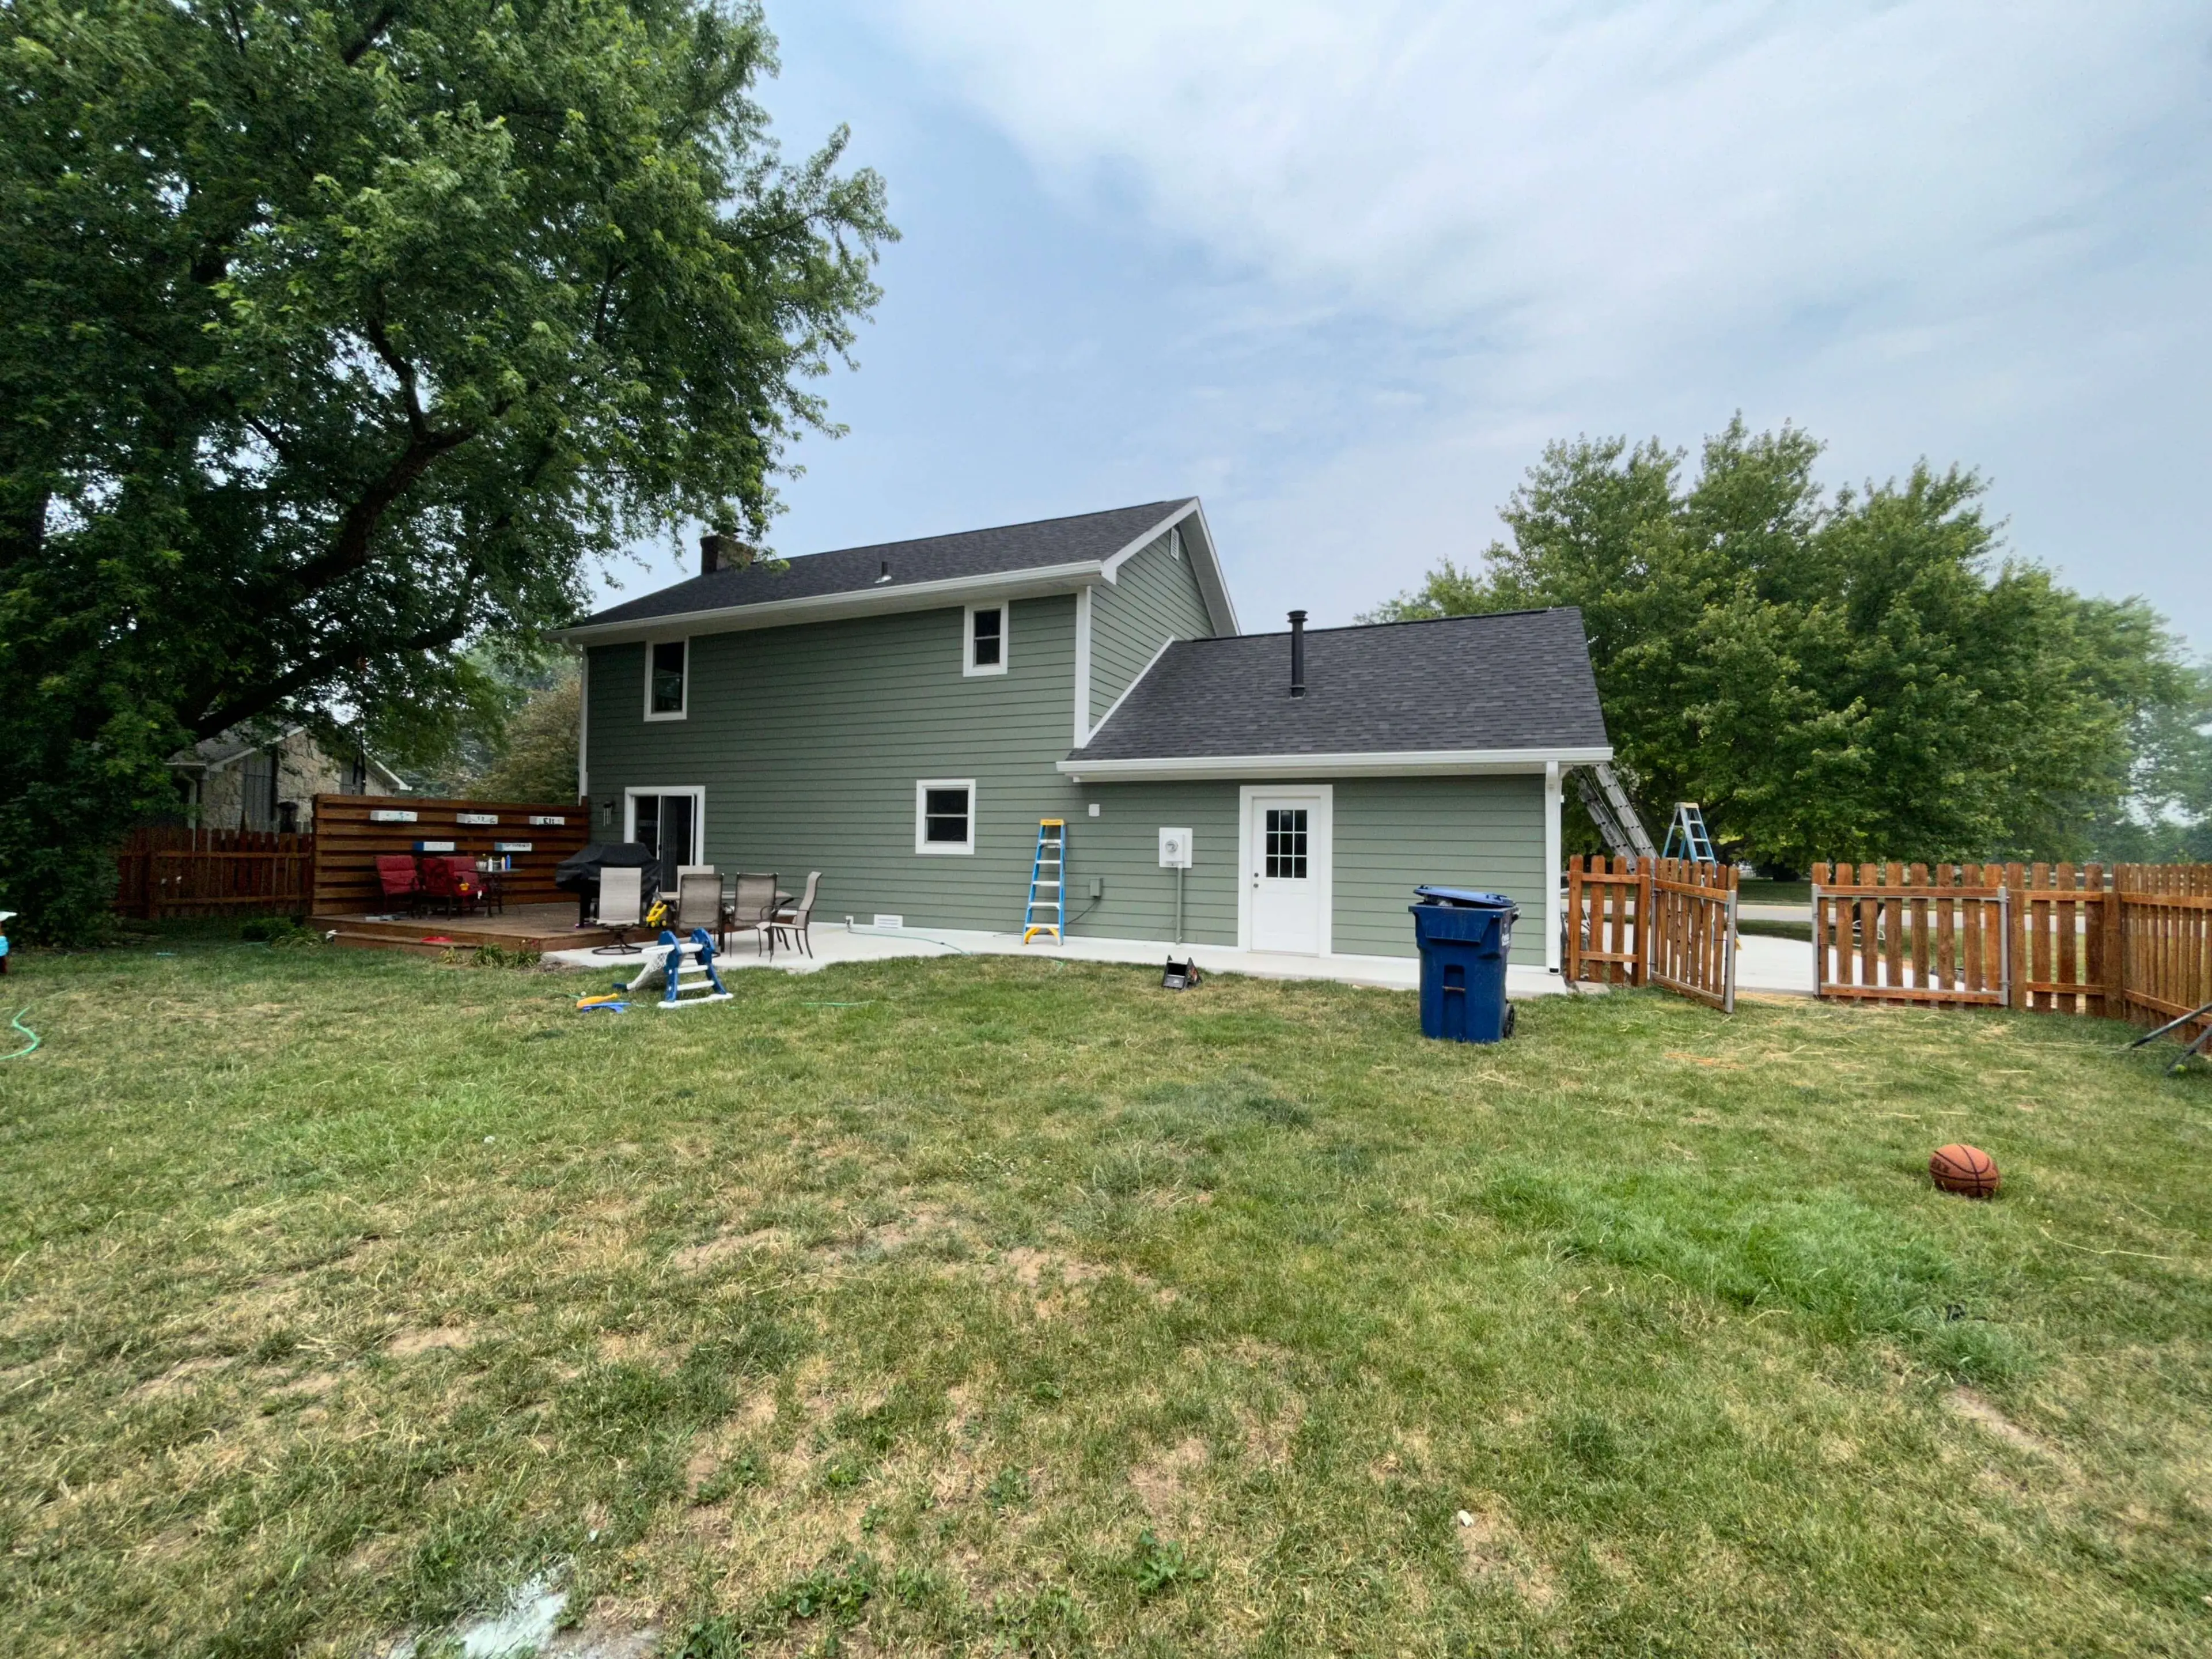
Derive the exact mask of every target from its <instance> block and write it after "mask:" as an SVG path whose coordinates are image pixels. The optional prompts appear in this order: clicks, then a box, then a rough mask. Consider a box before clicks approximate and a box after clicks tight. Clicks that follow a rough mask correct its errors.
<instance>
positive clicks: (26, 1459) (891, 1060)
mask: <svg viewBox="0 0 2212 1659" xmlns="http://www.w3.org/2000/svg"><path fill="white" fill-rule="evenodd" d="M174 949H175V951H176V954H174V955H173V956H167V957H157V956H155V954H154V953H153V952H152V951H150V950H147V949H138V950H131V951H112V952H106V953H99V954H87V955H80V956H76V957H69V958H65V959H57V958H54V957H44V956H39V955H29V956H26V957H20V958H19V959H18V963H17V971H16V972H15V974H14V975H10V977H9V979H8V980H7V981H5V987H4V988H7V989H9V990H10V991H11V992H12V994H13V1000H12V1001H11V1002H10V1004H9V1006H14V1005H15V1004H16V1003H21V1002H25V1001H27V1002H30V1003H31V1004H32V1005H33V1006H32V1009H31V1012H30V1013H29V1014H28V1015H27V1016H26V1020H27V1024H30V1025H31V1026H33V1028H34V1029H36V1030H38V1031H39V1032H40V1034H41V1035H42V1036H43V1039H44V1046H43V1047H42V1048H40V1051H39V1052H38V1053H37V1054H33V1055H32V1056H31V1057H30V1058H28V1059H27V1060H20V1061H11V1062H8V1063H6V1064H5V1065H0V1131H3V1132H4V1136H5V1139H4V1143H0V1149H3V1150H4V1158H5V1165H4V1167H5V1169H6V1171H7V1175H6V1179H5V1182H4V1183H0V1232H4V1239H0V1274H4V1279H0V1283H4V1286H5V1290H4V1296H0V1402H3V1403H0V1531H3V1532H4V1539H0V1542H4V1548H5V1555H4V1565H0V1652H5V1653H7V1654H29V1653H41V1654H70V1655H83V1654H118V1655H120V1654H134V1655H136V1654H146V1655H152V1654H163V1655H169V1654H178V1655H209V1656H215V1655H222V1656H243V1655H277V1654H341V1653H346V1654H350V1653H357V1652H362V1651H365V1650H366V1651H374V1650H376V1649H377V1644H380V1643H381V1642H383V1641H385V1640H386V1639H387V1638H392V1637H393V1636H396V1635H398V1633H400V1632H406V1631H415V1632H438V1631H442V1630H447V1629H450V1628H451V1627H452V1623H453V1620H456V1619H458V1618H460V1617H462V1616H463V1615H465V1614H467V1613H470V1612H471V1611H472V1610H483V1609H487V1608H490V1607H496V1606H497V1605H498V1604H499V1603H500V1602H501V1599H502V1597H503V1596H504V1595H506V1593H507V1590H508V1589H510V1588H511V1587H513V1586H514V1585H516V1584H518V1583H521V1582H522V1581H524V1580H526V1579H527V1578H529V1577H531V1576H532V1575H533V1574H536V1573H539V1572H550V1573H554V1574H556V1575H560V1576H562V1577H563V1579H564V1582H566V1583H568V1586H569V1587H570V1589H571V1592H572V1597H571V1601H570V1607H571V1608H572V1610H573V1612H574V1613H576V1614H577V1615H579V1616H581V1617H583V1618H585V1619H586V1620H589V1621H592V1622H593V1623H596V1624H598V1625H600V1626H604V1627H605V1628H608V1629H612V1630H626V1629H635V1628H641V1627H644V1626H657V1627H658V1628H659V1630H660V1631H661V1632H664V1638H663V1639H664V1644H665V1645H664V1647H663V1649H662V1651H664V1652H665V1653H668V1654H684V1655H687V1656H691V1659H729V1656H734V1655H736V1654H738V1652H740V1651H744V1652H747V1653H751V1652H756V1651H757V1652H767V1653H781V1652H790V1653H799V1652H821V1653H826V1652H830V1651H836V1650H841V1649H842V1650H844V1651H847V1652H854V1653H866V1652H886V1651H900V1652H925V1653H939V1652H945V1653H974V1654H981V1653H997V1652H1036V1653H1063V1652H1069V1653H1072V1652H1079V1651H1093V1652H1100V1653H1108V1652H1113V1653H1152V1654H1158V1655H1163V1656H1164V1655H1170V1654H1194V1653H1200V1654H1202V1653H1217V1652H1218V1653H1230V1652H1236V1653H1244V1652H1255V1653H1299V1654H1304V1653H1322V1652H1327V1653H1332V1654H1337V1653H1342V1654H1383V1653H1391V1654H1395V1653H1406V1654H1419V1655H1437V1656H1460V1655H1468V1656H1472V1655H1492V1654H1498V1653H1515V1654H1518V1653H1524V1652H1526V1653H1542V1654H1553V1653H1562V1652H1571V1653H1576V1654H1636V1655H1662V1654H1663V1655H1695V1654H1729V1655H1748V1654H1759V1655H1770V1654H1771V1655H1805V1656H1832V1655H1897V1654H1907V1653H1954V1652H1957V1653H1963V1652H1967V1651H1974V1652H1983V1653H1992V1654H1995V1653H2002V1654H2008V1655H2012V1654H2047V1655H2053V1656H2057V1655H2069V1656H2079V1655H2090V1654H2109V1655H2142V1654H2176V1655H2178V1654H2183V1653H2203V1652H2206V1651H2208V1650H2212V1559H2208V1556H2207V1553H2206V1547H2205V1541H2206V1538H2207V1535H2208V1532H2212V1244H2208V1230H2212V1182H2208V1181H2207V1179H2206V1174H2207V1169H2208V1152H2212V1080H2208V1079H2207V1078H2205V1077H2204V1076H2203V1075H2197V1076H2188V1077H2184V1078H2180V1079H2166V1078H2165V1077H2164V1076H2162V1075H2161V1074H2160V1066H2161V1065H2162V1063H2163V1062H2162V1060H2160V1058H2158V1057H2156V1056H2153V1055H2149V1054H2137V1055H2128V1054H2121V1053H2119V1052H2118V1045H2119V1043H2120V1042H2122V1041H2123V1040H2124V1038H2125V1036H2127V1035H2128V1032H2127V1030H2126V1029H2125V1028H2123V1027H2120V1026H2117V1025H2108V1024H2101V1023H2098V1022H2093V1021H2088V1020H2081V1019H2062V1018H2050V1017H2036V1016H2026V1015H2022V1016H2006V1015H2002V1014H1993V1015H1987V1016H1984V1015H1966V1014H1932V1013H1917V1012H1871V1011H1864V1010H1852V1009H1839V1008H1833V1007H1828V1006H1810V1005H1796V1006H1782V1005H1779V1004H1747V1005H1746V1006H1743V1007H1742V1008H1741V1009H1740V1010H1739V1012H1737V1013H1736V1014H1735V1016H1734V1017H1733V1018H1723V1016H1721V1015H1718V1014H1717V1013H1714V1012H1711V1011H1709V1010H1706V1009H1704V1008H1700V1007H1698V1006H1692V1005H1691V1004H1689V1003H1686V1002H1683V1001H1680V1000H1674V999H1672V998H1669V997H1667V996H1665V995H1663V994H1656V993H1646V994H1613V995H1611V996H1605V997H1591V998H1587V999H1577V1000H1567V999H1559V998H1554V999H1547V1000H1541V1001H1537V1002H1532V1003H1529V1004H1528V1005H1526V1006H1523V1007H1522V1011H1521V1022H1520V1034H1519V1035H1518V1036H1516V1038H1515V1039H1514V1040H1513V1041H1512V1042H1510V1043H1508V1044H1505V1045H1504V1046H1503V1047H1501V1048H1495V1049H1476V1048H1462V1047H1455V1046H1446V1045H1440V1044H1431V1043H1426V1042H1422V1041H1421V1040H1420V1038H1419V1036H1418V1035H1417V1033H1416V1030H1415V1025H1414V1019H1413V999H1412V998H1411V997H1410V996H1407V995H1403V994H1395V993H1386V992H1379V991H1370V990H1359V989H1353V988H1348V987H1333V986H1285V985H1278V984H1269V983H1263V982H1258V981H1243V980H1237V979H1227V978H1224V979H1216V980H1213V981H1210V982H1208V983H1207V984H1206V986H1205V987H1203V988H1201V989H1200V990H1199V991H1196V992H1194V993H1192V994H1188V995H1185V996H1181V997H1178V996H1176V995H1173V994H1169V993H1164V992H1162V991H1160V990H1158V988H1157V983H1156V975H1155V976H1154V977H1153V978H1152V980H1148V978H1147V976H1146V975H1145V974H1143V973H1141V972H1139V971H1138V970H1135V969H1123V968H1117V967H1109V966H1099V965H1077V964H1070V965H1066V966H1060V965H1057V964H1054V963H1050V962H1049V961H1031V960H1021V961H1013V960H1006V959H953V960H950V961H937V962H928V963H886V964H880V965H874V966H869V967H856V968H846V969H833V970H830V971H827V972H824V973H822V974H818V975H813V976H811V977H808V978H803V979H793V978H787V977H785V976H783V975H770V974H757V973H747V974H744V975H739V976H738V977H737V978H736V979H735V980H733V981H732V983H733V984H734V985H735V987H736V988H737V991H738V996H737V1000H735V1001H734V1002H732V1003H728V1004H724V1005H721V1006H714V1007H709V1008H703V1009H696V1010H691V1011H688V1012H679V1013H673V1014H663V1013H660V1012H656V1011H651V1010H638V1011H635V1012H631V1013H629V1014H626V1015H622V1016H607V1015H590V1016H580V1015H577V1014H575V1013H574V1012H570V1011H569V1001H570V1000H571V999H573V998H574V996H575V995H576V994H577V993H578V990H579V989H580V981H578V980H577V979H576V978H574V977H556V976H554V975H545V974H539V973H535V972H525V971H516V970H513V969H504V970H502V969H473V968H459V967H449V966H442V965H440V964H437V963H428V962H422V961H418V960H415V959H412V958H408V957H382V956H376V955H370V954H361V953H347V952H334V951H322V950H319V949H313V948H310V949H301V950H275V951H272V950H269V949H266V948H248V947H240V946H229V947H227V948H216V947H214V946H211V945H191V944H189V943H179V944H177V945H175V946H174ZM0 1018H4V1014H0ZM1954 1139H1966V1140H1971V1141H1973V1142H1976V1143H1978V1144H1979V1145H1981V1146H1985V1147H1987V1148H1989V1149H1990V1151H1992V1152H1994V1153H1995V1154H1996V1157H1997V1158H1998V1159H1999V1160H2000V1162H2001V1164H2002V1166H2003V1169H2004V1171H2005V1177H2006V1182H2005V1188H2004V1192H2003V1194H2002V1197H2001V1198H2000V1199H1999V1200H1997V1201H1996V1202H1995V1203H1992V1204H1979V1205H1978V1204H1972V1203H1968V1202H1966V1201H1964V1200H1954V1199H1947V1198H1943V1197H1941V1196H1939V1195H1937V1194H1935V1193H1934V1192H1933V1191H1931V1190H1930V1188H1929V1185H1928V1182H1927V1180H1926V1176H1925V1174H1924V1167H1925V1161H1926V1158H1927V1155H1928V1152H1929V1149H1930V1148H1932V1147H1933V1146H1936V1145H1938V1144H1940V1143H1942V1142H1945V1141H1949V1140H1954Z"/></svg>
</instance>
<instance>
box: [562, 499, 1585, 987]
mask: <svg viewBox="0 0 2212 1659" xmlns="http://www.w3.org/2000/svg"><path fill="white" fill-rule="evenodd" d="M701 563H702V570H701V573H700V574H698V575H697V576H696V577H694V578H692V579H691V580H688V581H684V582H680V583H678V584H677V585H676V586H672V587H669V588H666V589H664V590H663V591H661V592H657V593H652V594H648V595H647V596H646V597H644V598H642V599H635V600H632V601H630V602H629V603H627V604H624V605H617V606H615V607H614V608H612V609H611V610H608V611H602V612H600V613H599V615H597V616H594V617H592V618H591V619H590V620H589V621H588V622H586V623H582V624H580V626H578V627H575V628H574V629H569V630H568V633H567V635H566V637H567V638H568V639H569V640H570V641H573V642H574V643H575V644H578V645H580V646H581V647H584V648H585V660H586V668H585V674H586V678H585V690H584V723H583V732H582V744H581V756H580V768H579V770H580V779H579V789H580V793H581V794H582V795H583V797H584V798H585V799H586V801H587V802H588V803H589V805H590V807H591V811H592V823H593V826H594V828H593V832H592V833H593V836H594V837H595V838H596V839H599V840H603V841H611V840H624V841H640V842H646V843H647V845H649V846H650V847H652V848H653V849H654V851H655V852H656V854H658V856H659V859H660V860H661V862H662V865H663V866H664V868H663V879H664V881H666V882H670V883H671V884H672V879H673V876H674V873H675V870H676V867H677V866H678V865H684V864H695V863H696V864H713V865H714V866H718V867H720V869H721V870H722V871H723V872H733V871H737V870H746V871H756V872H769V871H773V872H776V873H777V874H778V875H779V876H781V877H782V878H784V884H785V885H786V886H793V885H794V884H795V882H796V880H797V879H798V878H802V877H804V876H805V873H806V872H808V871H811V870H820V871H822V872H823V882H822V889H821V894H820V898H819V902H818V903H817V910H816V916H817V921H825V922H828V923H830V924H832V925H834V924H836V922H838V921H842V919H843V918H844V917H847V916H853V917H856V918H858V919H859V921H860V922H861V923H863V924H868V923H871V922H873V921H876V919H877V918H878V917H896V918H899V919H900V921H899V922H898V923H896V924H891V925H899V926H903V927H908V928H963V929H979V930H984V931H988V932H993V933H1018V932H1019V931H1020V929H1021V927H1022V923H1023V919H1024V904H1025V902H1026V900H1027V898H1028V896H1029V885H1030V872H1031V863H1032V860H1033V859H1034V857H1035V854H1036V842H1037V829H1038V823H1039V821H1040V820H1041V819H1046V818H1060V819H1063V820H1065V821H1066V838H1067V855H1066V857H1067V861H1066V882H1067V911H1066V915H1067V929H1068V932H1069V933H1071V934H1073V935H1076V936H1084V935H1089V936H1092V937H1096V938H1100V939H1126V940H1139V941H1150V942H1154V943H1157V944H1158V945H1163V946H1165V945H1170V944H1174V943H1177V942H1185V943H1191V944H1198V945H1217V946H1225V947H1231V948H1237V949H1242V950H1246V951H1264V952H1277V953H1285V954H1292V955H1303V956H1312V957H1358V956H1390V957H1406V956H1411V955H1412V954H1413V926H1412V921H1411V919H1410V918H1409V917H1408V916H1407V914H1406V907H1407V904H1408V903H1409V902H1411V901H1412V897H1413V887H1414V886H1415V885H1416V884H1419V883H1424V882H1431V883H1440V884H1448V885H1455V886H1469V887H1480V888H1487V889H1492V890H1498V891H1501V892H1505V893H1510V894H1511V895H1513V896H1515V897H1516V898H1517V899H1518V900H1519V901H1520V903H1521V908H1522V927H1521V928H1520V930H1519V932H1518V933H1517V934H1516V939H1515V943H1514V960H1515V962H1516V964H1522V965H1524V966H1528V967H1538V968H1541V967H1546V966H1548V967H1551V968H1553V969H1556V968H1557V967H1558V965H1559V964H1558V961H1557V952H1558V949H1559V909H1558V907H1559V880H1558V872H1559V799H1560V795H1559V786H1560V776H1561V774H1562V772H1563V770H1564V769H1567V768H1570V767H1574V766H1579V765H1587V764H1591V763H1595V762H1598V761H1601V760H1605V759H1607V758H1609V757H1610V756H1611V754H1612V750H1611V749H1610V747H1609V746H1608V744H1607V739H1606V733H1605V725H1604V721H1603V720H1602V718H1601V715H1600V714H1599V710H1598V700H1597V688H1596V684H1595V680H1594V678H1593V677H1592V675H1591V671H1590V663H1589V649H1588V645H1587V642H1586V641H1585V640H1584V638H1583V623H1582V617H1581V615H1580V613H1579V612H1577V611H1573V610H1554V611H1521V612H1516V613H1512V614H1509V615H1500V616H1488V617H1455V618H1450V619H1447V620H1443V621H1437V622H1419V623H1387V624H1382V625H1377V626H1372V627H1358V628H1332V629H1314V630H1311V631H1307V630H1306V629H1304V612H1302V611H1293V612H1292V613H1291V629H1290V631H1289V632H1287V633H1269V634H1246V633H1244V632H1243V631H1242V630H1241V629H1240V627H1239V625H1238V622H1237V611H1236V609H1235V607H1234V605H1232V604H1231V600H1230V596H1229V591H1228V588H1227V586H1226V585H1225V582H1224V581H1223V580H1222V573H1221V565H1220V561H1219V559H1218V556H1217V554H1216V551H1215V547H1214V542H1213V538H1212V534H1211V533H1210V532H1208V530H1207V528H1206V515H1205V513H1204V511H1203V509H1202V508H1201V507H1200V504H1199V502H1198V501H1196V500H1195V499H1191V500H1184V501H1154V502H1150V503H1148V504H1146V505H1145V506H1141V507H1122V508H1119V509H1117V510H1115V511H1113V512H1109V513H1085V514H1084V515H1082V516H1079V517H1076V518H1067V519H1051V520H1043V521H1042V522H1039V523H1036V524H1024V525H1010V526H1005V527H1002V528H1000V529H994V530H980V531H974V532H968V533H965V534H962V535H953V536H934V537H930V538H926V539H923V540H920V541H910V542H895V543H890V544H884V545H882V546H875V547H859V548H848V549H845V550H842V551H839V552H832V553H818V554H815V555H812V556H807V557H801V558H793V559H791V560H789V561H787V562H784V563H782V564H781V566H780V567H779V566H771V565H768V564H765V563H763V564H754V563H750V562H738V561H735V560H732V561H728V562H726V561H725V560H724V559H723V558H722V556H721V544H719V543H717V541H716V540H715V539H714V538H708V541H707V543H706V544H705V546H704V547H703V549H702V558H701ZM1170 831H1177V832H1181V833H1180V835H1179V836H1170V834H1169V832H1170ZM1170 841H1176V842H1179V843H1180V844H1181V845H1182V846H1183V847H1187V848H1188V868H1182V869H1178V868H1176V867H1174V866H1173V863H1172V861H1171V860H1172V857H1173V855H1171V854H1170V853H1169V851H1168V850H1167V843H1168V842H1170ZM1178 914H1180V916H1181V919H1182V920H1181V927H1180V930H1179V931H1178V927H1177V917H1178ZM1042 948H1049V947H1048V946H1047V947H1042ZM1547 953H1548V959H1547Z"/></svg>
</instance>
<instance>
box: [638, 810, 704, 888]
mask: <svg viewBox="0 0 2212 1659" xmlns="http://www.w3.org/2000/svg"><path fill="white" fill-rule="evenodd" d="M628 793H629V839H630V840H632V841H634V842H641V843H642V844H643V845H644V848H645V849H646V851H647V852H648V853H650V854H653V859H654V860H655V862H656V863H657V864H658V865H659V876H660V890H661V891H662V892H664V893H673V892H674V891H675V890H676V872H677V870H678V867H679V866H683V865H686V864H703V863H705V862H706V860H705V859H704V858H702V856H701V853H700V843H701V841H702V835H701V831H702V829H703V828H704V827H705V826H704V824H703V823H702V820H703V819H704V818H705V817H706V804H707V792H706V791H705V790H703V789H633V790H630V791H629V792H628Z"/></svg>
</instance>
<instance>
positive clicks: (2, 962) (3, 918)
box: [0, 910, 16, 974]
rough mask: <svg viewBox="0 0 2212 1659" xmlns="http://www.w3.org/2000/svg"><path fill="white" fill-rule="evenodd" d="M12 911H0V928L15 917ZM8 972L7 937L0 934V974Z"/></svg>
mask: <svg viewBox="0 0 2212 1659" xmlns="http://www.w3.org/2000/svg"><path fill="white" fill-rule="evenodd" d="M15 914H16V913H15V911H13V910H0V927H6V926H7V925H8V924H9V921H13V920H14V919H15ZM7 971H8V935H7V934H5V933H0V974H4V973H6V972H7Z"/></svg>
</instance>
